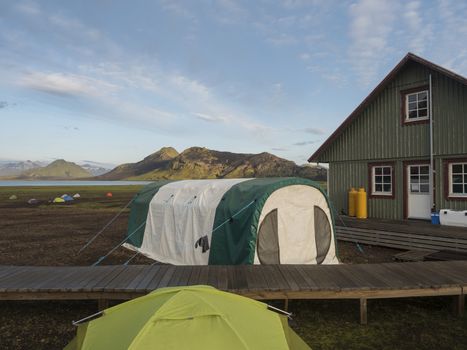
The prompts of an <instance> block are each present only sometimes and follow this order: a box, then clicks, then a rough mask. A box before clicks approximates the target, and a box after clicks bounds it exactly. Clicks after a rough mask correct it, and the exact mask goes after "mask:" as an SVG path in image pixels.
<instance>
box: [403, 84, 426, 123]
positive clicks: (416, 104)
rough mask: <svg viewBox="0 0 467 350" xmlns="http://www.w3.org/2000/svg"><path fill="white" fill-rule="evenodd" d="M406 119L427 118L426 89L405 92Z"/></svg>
mask: <svg viewBox="0 0 467 350" xmlns="http://www.w3.org/2000/svg"><path fill="white" fill-rule="evenodd" d="M405 103H406V111H407V113H406V116H405V118H406V121H412V120H420V119H428V90H423V91H419V92H414V93H411V94H407V95H406V97H405Z"/></svg>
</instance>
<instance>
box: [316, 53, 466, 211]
mask: <svg viewBox="0 0 467 350" xmlns="http://www.w3.org/2000/svg"><path fill="white" fill-rule="evenodd" d="M309 161H310V162H318V163H329V190H330V198H331V201H332V202H333V204H334V207H335V209H336V210H337V211H338V212H339V213H342V212H344V213H346V212H347V193H348V191H349V189H350V188H351V187H356V188H358V187H363V188H365V189H366V191H367V193H368V215H369V217H374V218H384V219H405V218H414V219H429V218H430V213H431V210H432V209H434V210H440V209H453V210H466V209H467V79H466V78H464V77H462V76H460V75H458V74H455V73H453V72H451V71H449V70H447V69H445V68H443V67H440V66H438V65H436V64H434V63H432V62H429V61H427V60H425V59H423V58H421V57H419V56H416V55H414V54H412V53H408V54H407V55H406V56H405V57H404V58H403V59H402V60H401V61H400V62H399V64H397V65H396V67H394V69H393V70H392V71H391V72H390V73H389V74H388V75H387V76H386V77H385V78H384V79H383V81H381V83H379V85H378V86H377V87H376V88H375V89H374V90H373V91H372V92H371V93H370V95H368V97H367V98H365V99H364V100H363V102H362V103H361V104H360V105H359V106H358V107H357V108H356V109H355V110H354V111H353V112H352V113H351V114H350V115H349V116H348V117H347V119H345V120H344V122H343V123H342V124H341V125H340V126H339V127H338V128H337V130H335V131H334V133H333V134H332V135H331V136H330V137H329V138H328V139H327V140H326V141H325V142H324V143H323V144H322V145H321V147H320V148H319V149H318V150H317V151H316V152H315V153H314V154H313V155H312V156H311V157H310V159H309Z"/></svg>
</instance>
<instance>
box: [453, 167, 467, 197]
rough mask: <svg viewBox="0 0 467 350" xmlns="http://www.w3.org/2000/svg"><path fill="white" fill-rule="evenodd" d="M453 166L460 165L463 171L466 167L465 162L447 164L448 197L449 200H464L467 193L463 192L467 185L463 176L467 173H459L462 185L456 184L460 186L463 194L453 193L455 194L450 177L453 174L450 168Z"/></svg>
mask: <svg viewBox="0 0 467 350" xmlns="http://www.w3.org/2000/svg"><path fill="white" fill-rule="evenodd" d="M454 165H462V167H463V169H464V168H465V167H467V162H453V163H449V197H450V198H451V197H454V198H456V197H457V198H466V197H467V192H465V191H464V190H465V186H466V185H467V182H465V176H466V175H467V172H464V170H463V172H462V173H461V174H462V183H458V185H462V191H463V193H455V192H453V185H454V183H453V181H452V180H453V179H452V177H453V175H454V174H453V172H452V167H453V166H454ZM456 174H458V173H456Z"/></svg>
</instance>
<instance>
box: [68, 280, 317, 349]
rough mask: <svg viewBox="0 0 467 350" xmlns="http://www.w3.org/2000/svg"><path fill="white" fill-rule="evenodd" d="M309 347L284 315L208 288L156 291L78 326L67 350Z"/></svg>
mask: <svg viewBox="0 0 467 350" xmlns="http://www.w3.org/2000/svg"><path fill="white" fill-rule="evenodd" d="M85 349H115V350H119V349H130V350H136V349H180V350H184V349H190V350H214V349H224V350H240V349H245V350H247V349H258V350H262V349H264V350H310V347H309V346H308V345H307V344H306V343H305V342H304V341H303V340H302V339H301V338H300V337H299V336H298V335H297V334H296V333H295V332H294V331H293V330H292V329H291V328H290V327H289V325H288V322H287V318H286V316H284V315H281V314H279V313H276V312H274V311H271V310H269V309H268V306H267V305H266V304H264V303H261V302H259V301H255V300H252V299H249V298H245V297H242V296H239V295H235V294H231V293H226V292H222V291H219V290H217V289H215V288H213V287H209V286H189V287H175V288H162V289H158V290H156V291H154V292H152V293H150V294H148V295H146V296H143V297H140V298H137V299H133V300H131V301H128V302H126V303H123V304H120V305H117V306H114V307H111V308H109V309H107V310H105V311H104V312H103V314H102V316H100V317H99V318H96V319H94V320H91V321H88V322H86V323H82V324H79V326H78V330H77V335H76V337H75V339H73V341H72V342H71V343H70V344H68V346H67V347H66V348H65V350H85Z"/></svg>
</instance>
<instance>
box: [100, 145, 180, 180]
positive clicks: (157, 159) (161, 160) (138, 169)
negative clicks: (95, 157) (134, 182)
mask: <svg viewBox="0 0 467 350" xmlns="http://www.w3.org/2000/svg"><path fill="white" fill-rule="evenodd" d="M177 156H178V152H177V151H176V150H175V148H172V147H163V148H161V149H160V150H159V151H157V152H155V153H153V154H151V155H149V156H147V157H146V158H144V159H143V160H141V161H139V162H137V163H127V164H122V165H119V166H117V167H116V168H114V169H113V170H112V171H110V172H108V173H106V174H104V175H101V176H98V177H97V178H96V179H97V180H122V179H126V178H129V177H135V176H139V175H143V174H146V173H149V172H151V171H153V170H156V169H160V168H164V167H166V166H167V165H168V164H169V162H170V161H171V160H172V159H174V158H175V157H177Z"/></svg>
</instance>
